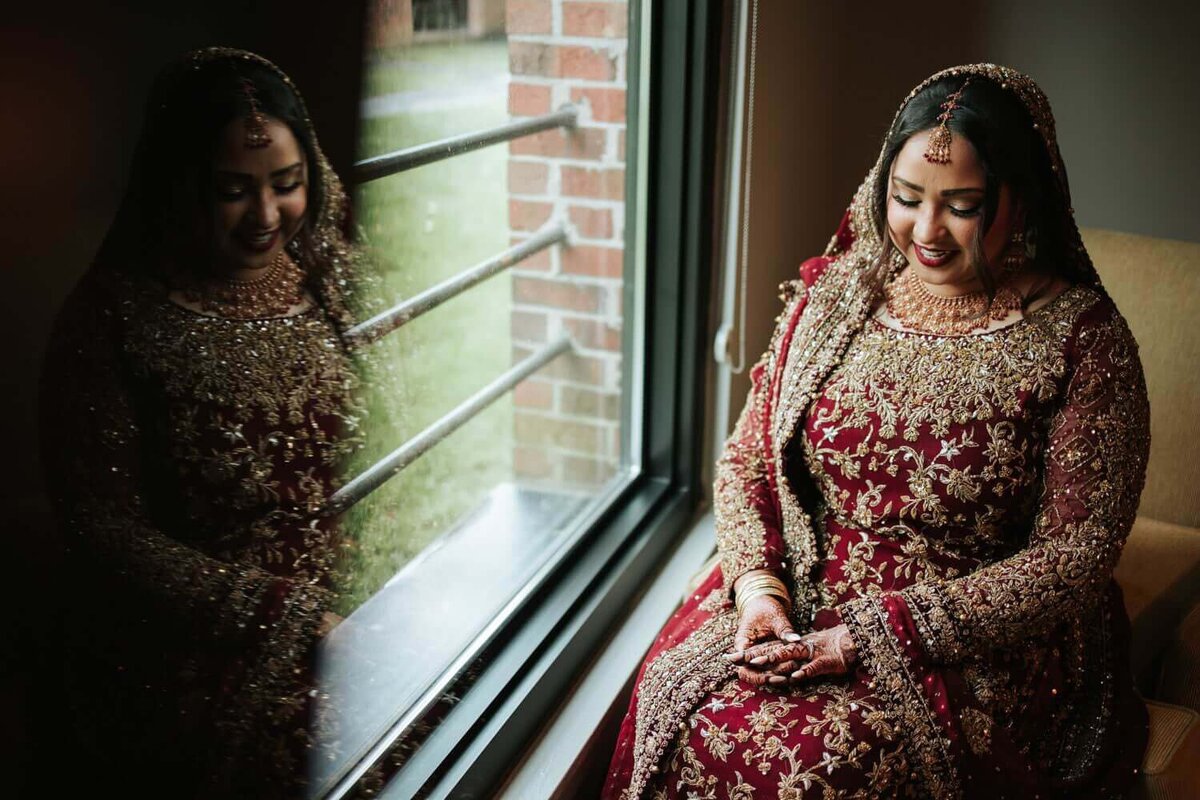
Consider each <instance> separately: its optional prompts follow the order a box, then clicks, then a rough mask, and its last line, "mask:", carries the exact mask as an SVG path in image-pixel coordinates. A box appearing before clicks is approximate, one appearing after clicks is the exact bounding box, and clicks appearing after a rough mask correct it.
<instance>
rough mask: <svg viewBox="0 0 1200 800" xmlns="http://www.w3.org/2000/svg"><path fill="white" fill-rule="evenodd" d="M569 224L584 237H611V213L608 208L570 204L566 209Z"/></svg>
mask: <svg viewBox="0 0 1200 800" xmlns="http://www.w3.org/2000/svg"><path fill="white" fill-rule="evenodd" d="M567 214H568V215H569V216H570V218H571V224H572V225H574V226H575V230H577V231H579V235H580V236H582V237H583V238H585V239H611V238H612V235H613V219H612V217H613V215H612V210H611V209H608V208H587V207H585V206H571V207H570V208H569V209H568V210H567Z"/></svg>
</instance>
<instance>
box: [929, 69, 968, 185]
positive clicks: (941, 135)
mask: <svg viewBox="0 0 1200 800" xmlns="http://www.w3.org/2000/svg"><path fill="white" fill-rule="evenodd" d="M970 83H971V79H970V78H967V79H966V80H965V81H963V85H962V86H960V87H958V90H957V91H955V92H954V93H952V94H951V95H950V96H949V97H947V98H946V100H945V102H943V103H942V113H941V114H939V115H938V126H937V127H936V128H934V129H933V133H931V134H929V144H928V146H926V148H925V160H926V161H928V162H929V163H931V164H949V163H950V140H951V137H950V117H952V116H953V115H954V109H956V108H958V101H959V100H960V99H961V98H962V95H963V92H964V91H966V89H967V86H968V85H969V84H970Z"/></svg>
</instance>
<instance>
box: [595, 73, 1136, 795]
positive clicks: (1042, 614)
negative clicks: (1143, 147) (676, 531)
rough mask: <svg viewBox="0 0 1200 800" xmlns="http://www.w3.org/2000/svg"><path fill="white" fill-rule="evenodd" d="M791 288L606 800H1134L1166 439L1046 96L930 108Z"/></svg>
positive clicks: (1000, 77) (941, 98)
mask: <svg viewBox="0 0 1200 800" xmlns="http://www.w3.org/2000/svg"><path fill="white" fill-rule="evenodd" d="M785 288H786V291H785V299H786V306H785V308H784V311H783V313H782V314H781V316H780V317H779V322H778V326H777V328H776V331H775V334H774V337H773V339H772V342H771V346H770V349H769V350H768V352H767V353H766V355H765V356H764V358H763V360H762V361H760V362H759V364H758V365H757V366H756V367H755V368H754V371H753V373H752V382H753V383H752V390H751V394H750V397H749V399H748V401H747V404H746V407H745V410H744V411H743V412H742V415H741V418H740V419H739V421H738V424H737V427H736V429H735V431H734V433H733V435H732V437H731V438H730V440H729V442H728V444H727V445H726V448H725V452H724V455H723V457H722V459H721V461H720V464H719V467H718V477H717V481H716V488H715V495H716V497H715V504H716V509H715V510H716V519H717V537H718V547H719V550H720V555H721V562H720V565H719V566H718V567H716V568H714V569H713V571H712V572H711V573H710V574H709V575H708V576H707V577H706V578H705V580H704V581H703V583H702V585H701V586H700V588H699V589H698V590H697V591H696V592H694V593H693V594H692V595H691V596H689V598H688V599H687V601H686V602H685V603H684V605H683V607H682V608H681V609H680V610H679V611H678V613H677V614H676V615H675V616H674V617H673V618H672V620H671V621H670V622H669V623H668V625H667V627H666V628H665V629H664V630H663V631H662V634H661V636H660V638H658V639H657V640H656V642H655V644H654V645H653V647H652V649H651V652H650V654H649V656H648V658H647V660H646V664H645V666H644V667H643V669H642V672H641V674H640V676H639V678H638V682H637V686H636V690H635V694H634V697H633V701H632V705H631V708H630V711H629V715H628V716H627V717H626V720H625V723H624V725H623V727H622V729H621V735H620V738H619V741H618V745H617V751H616V753H615V755H614V758H613V763H612V767H611V770H610V777H609V781H608V784H607V787H606V791H605V796H606V797H610V798H617V797H620V798H622V800H634V798H642V797H654V798H659V797H662V798H674V797H705V798H751V797H754V798H766V797H771V798H774V797H780V798H784V797H786V798H800V797H825V798H829V797H899V796H906V797H907V796H914V797H917V796H920V797H925V796H931V797H938V798H950V797H969V798H979V797H1012V798H1032V797H1037V796H1041V797H1089V798H1090V797H1100V796H1106V797H1107V796H1119V795H1120V794H1121V793H1122V792H1123V791H1124V790H1125V789H1126V788H1127V787H1128V786H1129V784H1130V782H1131V781H1132V779H1133V776H1134V774H1135V771H1136V768H1137V767H1138V766H1139V765H1140V762H1141V755H1142V750H1143V748H1144V745H1145V708H1144V707H1143V706H1142V705H1141V703H1140V701H1139V700H1138V699H1137V697H1136V695H1135V694H1134V693H1133V688H1132V682H1131V679H1130V676H1129V674H1128V663H1127V662H1128V649H1127V648H1128V642H1127V634H1128V630H1127V629H1128V620H1127V619H1126V616H1125V611H1124V607H1123V604H1122V601H1121V596H1120V591H1119V590H1118V589H1117V587H1116V584H1115V583H1113V581H1112V577H1111V576H1112V570H1113V567H1114V565H1115V564H1116V561H1117V558H1118V555H1119V554H1120V552H1121V546H1122V543H1123V541H1124V539H1125V536H1126V535H1127V534H1128V531H1129V527H1130V525H1131V523H1132V521H1133V516H1134V513H1135V510H1136V507H1137V501H1138V496H1139V494H1140V492H1141V487H1142V482H1143V478H1144V472H1145V466H1146V456H1147V450H1148V445H1149V428H1148V409H1147V402H1146V394H1145V386H1144V383H1143V379H1142V370H1141V365H1140V362H1139V360H1138V356H1137V347H1136V345H1135V343H1134V341H1133V339H1132V337H1131V335H1130V333H1129V330H1128V328H1127V327H1126V325H1125V322H1124V320H1123V319H1122V317H1121V316H1120V314H1119V313H1118V312H1117V310H1116V308H1115V307H1114V306H1113V303H1112V301H1111V300H1110V299H1109V298H1108V296H1107V294H1106V293H1105V292H1104V289H1103V287H1102V286H1101V285H1100V282H1099V278H1098V277H1097V275H1096V273H1095V270H1094V269H1093V268H1092V265H1091V262H1090V260H1089V258H1088V255H1087V252H1086V251H1085V250H1084V248H1083V245H1082V242H1081V241H1080V238H1079V234H1078V232H1077V230H1076V227H1075V223H1074V220H1073V217H1072V211H1071V208H1070V198H1069V193H1068V189H1067V181H1066V172H1065V168H1064V166H1063V164H1062V161H1061V159H1060V156H1059V152H1058V147H1057V144H1056V141H1055V131H1054V120H1053V117H1052V116H1051V113H1050V109H1049V105H1048V103H1047V102H1046V100H1045V97H1044V96H1043V95H1042V93H1041V91H1040V90H1039V89H1038V88H1037V86H1036V85H1035V84H1034V83H1033V81H1031V80H1030V79H1029V78H1027V77H1025V76H1023V75H1020V74H1019V73H1016V72H1014V71H1012V70H1009V69H1006V68H1002V67H996V66H993V65H975V66H970V67H959V68H955V69H951V70H948V71H946V72H943V73H939V74H938V75H935V76H933V77H932V78H930V79H929V80H927V81H926V82H924V83H923V84H921V86H919V87H918V88H917V90H915V91H914V92H913V94H912V95H910V97H909V98H908V99H907V100H906V102H905V104H904V105H903V106H902V107H901V109H900V111H899V113H898V114H897V116H896V118H895V120H894V122H893V124H892V127H891V129H890V131H889V133H888V136H887V139H886V141H885V143H884V147H883V150H882V152H881V155H880V158H879V161H878V162H877V164H876V166H875V168H874V169H873V170H872V171H871V173H869V174H868V176H867V178H866V180H865V181H864V182H863V184H862V186H861V187H860V189H859V190H858V193H857V195H856V196H855V198H854V200H853V202H852V204H851V206H850V209H849V211H848V213H847V215H846V217H845V219H844V220H843V223H842V225H841V227H840V228H839V230H838V231H837V233H836V235H835V236H834V238H833V240H832V241H831V242H830V245H829V248H828V250H827V251H826V254H825V255H824V256H823V257H820V258H815V259H812V260H810V261H808V262H806V263H805V264H804V265H803V267H802V268H801V271H800V278H799V279H798V280H795V281H792V282H791V283H789V284H787V285H786V287H785Z"/></svg>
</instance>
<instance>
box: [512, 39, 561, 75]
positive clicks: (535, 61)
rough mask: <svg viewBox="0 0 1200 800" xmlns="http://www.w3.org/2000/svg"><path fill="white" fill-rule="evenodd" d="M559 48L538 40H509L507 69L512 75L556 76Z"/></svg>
mask: <svg viewBox="0 0 1200 800" xmlns="http://www.w3.org/2000/svg"><path fill="white" fill-rule="evenodd" d="M558 61H559V48H558V47H556V46H555V45H551V44H541V43H540V42H509V43H508V71H509V72H510V73H511V74H513V75H541V76H543V77H546V78H555V77H558V70H559V65H558Z"/></svg>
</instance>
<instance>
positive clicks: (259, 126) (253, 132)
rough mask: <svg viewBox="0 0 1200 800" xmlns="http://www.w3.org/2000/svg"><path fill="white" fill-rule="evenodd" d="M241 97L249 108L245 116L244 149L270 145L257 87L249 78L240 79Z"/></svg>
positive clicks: (265, 116) (265, 117) (269, 135)
mask: <svg viewBox="0 0 1200 800" xmlns="http://www.w3.org/2000/svg"><path fill="white" fill-rule="evenodd" d="M242 95H243V96H244V97H245V98H246V105H248V106H250V111H249V113H247V114H246V119H245V124H246V142H245V144H246V147H266V146H267V145H269V144H270V143H271V134H269V133H268V132H267V115H266V114H264V113H263V112H262V106H260V105H259V103H258V87H256V86H255V85H254V81H252V80H250V79H249V78H242Z"/></svg>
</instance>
